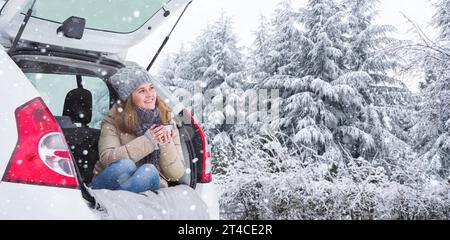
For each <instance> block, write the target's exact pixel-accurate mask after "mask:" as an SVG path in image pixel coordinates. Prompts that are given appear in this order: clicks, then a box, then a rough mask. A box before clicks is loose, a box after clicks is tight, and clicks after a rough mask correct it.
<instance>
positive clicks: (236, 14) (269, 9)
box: [127, 0, 435, 91]
mask: <svg viewBox="0 0 450 240" xmlns="http://www.w3.org/2000/svg"><path fill="white" fill-rule="evenodd" d="M280 1H281V0H194V1H193V3H192V4H191V6H190V7H189V8H188V10H187V11H186V13H185V15H184V17H183V18H182V20H181V22H180V23H179V25H178V27H177V28H176V29H175V31H174V33H173V34H172V36H171V38H170V41H169V43H168V44H167V46H166V47H165V49H164V50H163V52H162V53H161V55H160V58H159V59H158V61H159V62H160V61H161V60H162V58H163V57H164V54H167V53H169V52H177V51H178V50H179V48H180V46H181V43H182V42H185V43H189V42H192V41H193V40H195V38H196V37H197V36H198V35H199V34H200V33H201V31H202V30H203V29H204V28H205V26H206V25H207V24H208V23H209V22H211V21H214V20H215V19H216V18H217V17H218V16H219V14H220V11H221V10H222V9H223V10H224V11H225V13H226V14H227V15H230V16H233V18H234V23H235V24H234V30H235V33H236V34H237V35H238V37H239V41H240V43H239V44H240V45H241V46H250V45H251V43H252V41H253V31H254V30H255V29H256V28H257V26H258V23H259V22H258V21H259V14H260V13H262V14H264V15H266V16H267V17H268V18H269V19H270V17H271V16H272V13H273V10H274V9H275V8H276V6H277V4H278V3H279V2H280ZM292 3H293V5H294V6H296V7H300V6H303V5H304V4H305V3H306V0H292ZM379 7H380V8H379V9H380V10H379V11H380V13H379V16H378V20H377V22H378V24H390V25H393V26H395V27H396V28H397V29H398V30H399V31H398V34H399V35H398V37H401V38H409V37H410V34H408V30H409V29H411V26H410V25H409V24H408V23H407V22H406V19H405V18H403V16H402V15H401V12H403V13H404V14H406V15H407V16H408V17H409V18H411V19H412V20H413V21H415V22H416V23H417V24H419V25H420V26H421V27H423V28H424V30H425V31H426V32H427V33H429V34H430V35H433V34H434V32H435V31H434V30H433V28H432V27H430V20H431V18H432V16H433V14H434V8H433V7H432V1H430V0H380V3H379ZM180 13H181V10H180V11H179V12H177V13H175V14H173V16H175V15H176V16H178V15H179V14H180ZM175 20H176V18H175V17H172V19H171V20H170V21H168V22H167V23H166V24H164V25H162V26H161V27H159V28H158V29H157V30H156V31H155V32H154V33H153V34H152V35H150V36H149V37H148V38H147V39H145V40H144V41H143V42H142V43H140V44H138V45H137V46H135V47H133V48H132V49H131V50H130V51H129V53H128V56H127V59H130V60H133V61H136V62H138V63H140V64H141V65H144V66H147V65H148V64H149V62H150V61H151V58H152V57H153V55H154V54H155V53H156V51H157V49H158V48H159V45H160V44H161V42H162V41H163V39H164V37H165V36H166V35H167V33H168V32H169V31H170V29H171V28H172V25H173V23H174V21H175ZM158 61H157V62H158ZM156 64H157V63H156ZM156 69H157V66H155V67H153V68H152V70H153V72H154V71H155V70H156ZM402 80H404V81H405V82H406V83H407V85H408V86H409V87H410V89H411V90H413V91H416V90H417V80H415V79H411V78H410V77H406V79H402Z"/></svg>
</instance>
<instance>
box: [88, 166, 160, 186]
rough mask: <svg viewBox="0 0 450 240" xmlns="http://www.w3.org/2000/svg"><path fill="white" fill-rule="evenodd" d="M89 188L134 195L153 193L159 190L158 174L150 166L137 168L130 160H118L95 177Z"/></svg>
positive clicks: (154, 168) (153, 167)
mask: <svg viewBox="0 0 450 240" xmlns="http://www.w3.org/2000/svg"><path fill="white" fill-rule="evenodd" d="M89 187H91V188H92V189H110V190H125V191H130V192H135V193H140V192H145V191H148V190H151V191H155V190H158V189H159V188H160V180H159V172H158V170H157V169H156V167H155V166H154V165H152V164H144V165H142V166H140V167H139V168H137V167H136V164H135V163H134V162H133V161H132V160H129V159H125V160H118V161H115V162H113V163H111V164H110V165H109V166H107V167H106V168H105V169H104V170H103V171H101V172H100V173H99V174H98V175H97V176H95V177H94V179H93V180H92V182H91V183H90V184H89Z"/></svg>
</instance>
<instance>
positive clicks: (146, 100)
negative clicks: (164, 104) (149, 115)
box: [131, 83, 156, 110]
mask: <svg viewBox="0 0 450 240" xmlns="http://www.w3.org/2000/svg"><path fill="white" fill-rule="evenodd" d="M131 96H132V99H133V103H134V105H136V106H138V107H141V108H144V109H148V110H152V109H155V106H156V90H155V87H154V86H153V83H144V84H141V85H140V86H139V87H137V88H136V89H135V90H134V91H133V93H132V94H131Z"/></svg>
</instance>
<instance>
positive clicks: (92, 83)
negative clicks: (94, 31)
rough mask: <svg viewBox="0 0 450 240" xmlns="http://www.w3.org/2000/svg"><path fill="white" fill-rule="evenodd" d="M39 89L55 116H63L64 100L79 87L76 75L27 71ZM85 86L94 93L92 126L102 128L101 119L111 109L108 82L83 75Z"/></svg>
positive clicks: (27, 74) (90, 124) (29, 77)
mask: <svg viewBox="0 0 450 240" xmlns="http://www.w3.org/2000/svg"><path fill="white" fill-rule="evenodd" d="M25 75H26V76H27V77H28V79H30V81H31V83H32V84H33V86H34V87H35V88H36V89H37V90H38V92H39V94H40V95H41V97H42V99H43V100H44V102H45V104H46V105H47V106H48V108H49V109H50V111H51V112H52V114H53V115H54V116H63V108H64V102H65V99H66V96H67V94H68V93H69V91H71V90H73V89H75V88H77V80H76V76H75V75H65V74H48V73H25ZM82 84H83V88H85V89H87V90H89V91H90V92H91V94H92V120H91V122H90V123H89V124H88V126H89V127H90V128H96V129H100V128H101V121H102V119H103V118H104V117H105V116H106V114H107V113H108V111H109V98H110V97H109V90H108V86H107V85H106V83H105V82H104V81H103V80H102V79H100V78H97V77H88V76H83V77H82Z"/></svg>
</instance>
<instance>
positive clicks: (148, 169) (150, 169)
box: [141, 164, 159, 180]
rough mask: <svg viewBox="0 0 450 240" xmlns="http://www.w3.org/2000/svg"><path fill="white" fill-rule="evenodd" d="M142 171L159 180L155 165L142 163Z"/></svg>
mask: <svg viewBox="0 0 450 240" xmlns="http://www.w3.org/2000/svg"><path fill="white" fill-rule="evenodd" d="M141 168H142V170H143V172H144V174H145V175H147V176H149V177H150V178H151V179H152V180H153V179H156V178H157V179H158V180H159V171H158V169H156V167H155V165H153V164H144V165H142V166H141Z"/></svg>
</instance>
